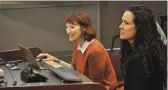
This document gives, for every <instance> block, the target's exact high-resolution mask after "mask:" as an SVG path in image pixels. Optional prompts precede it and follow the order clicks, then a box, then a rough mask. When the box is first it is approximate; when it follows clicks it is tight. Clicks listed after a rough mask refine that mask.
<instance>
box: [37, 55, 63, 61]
mask: <svg viewBox="0 0 168 90" xmlns="http://www.w3.org/2000/svg"><path fill="white" fill-rule="evenodd" d="M39 57H45V58H44V59H43V61H50V60H51V61H55V62H60V60H59V59H58V58H56V57H54V56H52V55H50V54H48V53H40V54H39V55H38V56H37V58H39Z"/></svg>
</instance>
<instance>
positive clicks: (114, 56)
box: [108, 35, 124, 90]
mask: <svg viewBox="0 0 168 90" xmlns="http://www.w3.org/2000/svg"><path fill="white" fill-rule="evenodd" d="M117 38H119V35H116V36H114V37H113V39H112V44H111V50H109V51H108V53H109V56H110V59H111V62H112V65H113V67H114V70H115V73H116V77H117V81H118V82H117V83H116V84H114V85H112V86H111V87H110V90H116V89H117V88H119V87H122V86H123V85H124V81H123V80H121V71H120V48H113V47H114V42H115V39H117Z"/></svg>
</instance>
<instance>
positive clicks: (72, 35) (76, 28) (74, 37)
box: [66, 22, 82, 41]
mask: <svg viewBox="0 0 168 90" xmlns="http://www.w3.org/2000/svg"><path fill="white" fill-rule="evenodd" d="M66 32H67V34H68V37H69V41H78V40H79V39H80V38H81V33H82V32H81V30H80V25H79V24H78V23H76V22H75V24H72V23H66Z"/></svg>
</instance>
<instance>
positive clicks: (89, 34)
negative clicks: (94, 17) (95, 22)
mask: <svg viewBox="0 0 168 90" xmlns="http://www.w3.org/2000/svg"><path fill="white" fill-rule="evenodd" d="M75 22H76V23H78V24H79V25H80V27H81V30H82V33H83V36H84V40H87V41H91V40H92V39H94V38H95V37H96V32H95V30H94V29H93V28H92V25H91V20H90V18H89V16H88V14H87V13H85V12H73V13H71V14H70V15H68V16H67V17H66V18H65V23H72V24H75ZM84 29H86V30H84Z"/></svg>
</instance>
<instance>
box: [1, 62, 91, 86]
mask: <svg viewBox="0 0 168 90" xmlns="http://www.w3.org/2000/svg"><path fill="white" fill-rule="evenodd" d="M28 64H29V63H28V62H22V63H18V65H17V66H18V67H20V70H16V71H12V70H11V73H12V74H13V77H14V80H15V81H17V85H16V86H38V85H62V84H83V83H85V84H86V83H93V82H92V81H91V80H90V79H89V78H87V77H86V76H84V75H83V74H79V75H78V76H79V77H80V78H81V79H82V81H83V82H75V83H66V82H62V81H61V79H59V78H58V77H57V76H56V75H54V74H53V73H51V71H49V70H38V69H36V68H33V70H34V72H37V73H39V74H41V75H44V76H45V77H47V78H48V80H47V82H39V83H25V82H24V81H22V80H21V77H20V73H21V71H22V70H23V69H24V68H25V67H26V66H27V65H28ZM0 68H1V69H3V70H4V71H5V77H4V81H5V82H7V87H13V85H12V84H13V79H12V76H11V74H10V72H9V70H8V69H7V68H6V66H5V65H0Z"/></svg>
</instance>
